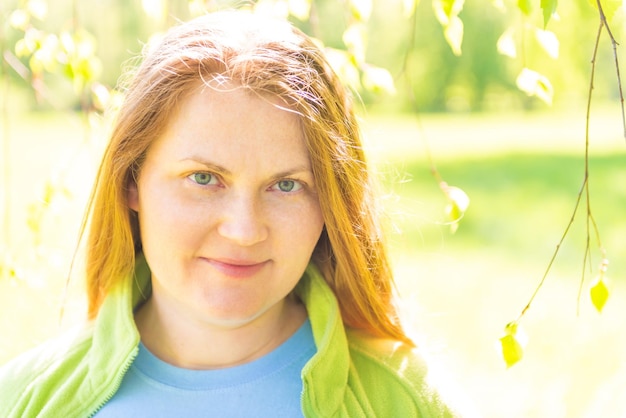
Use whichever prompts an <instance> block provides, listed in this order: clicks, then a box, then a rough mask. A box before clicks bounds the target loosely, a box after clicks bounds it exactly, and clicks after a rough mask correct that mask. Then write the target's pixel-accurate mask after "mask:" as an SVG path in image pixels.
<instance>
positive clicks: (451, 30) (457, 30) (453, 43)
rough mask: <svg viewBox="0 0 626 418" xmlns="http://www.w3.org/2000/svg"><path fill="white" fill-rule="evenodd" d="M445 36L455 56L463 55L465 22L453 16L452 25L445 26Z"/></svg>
mask: <svg viewBox="0 0 626 418" xmlns="http://www.w3.org/2000/svg"><path fill="white" fill-rule="evenodd" d="M443 34H444V36H445V38H446V41H447V42H448V45H450V48H451V49H452V52H453V53H454V55H457V56H459V55H461V44H462V43H463V21H462V20H461V19H459V17H458V16H452V17H451V18H450V23H449V24H448V25H446V26H445V28H444V30H443Z"/></svg>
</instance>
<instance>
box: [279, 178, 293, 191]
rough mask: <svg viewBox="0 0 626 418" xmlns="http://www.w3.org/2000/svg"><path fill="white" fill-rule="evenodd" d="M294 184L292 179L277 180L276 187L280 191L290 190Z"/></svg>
mask: <svg viewBox="0 0 626 418" xmlns="http://www.w3.org/2000/svg"><path fill="white" fill-rule="evenodd" d="M295 185H296V183H295V182H294V181H293V180H282V181H279V182H278V188H279V189H280V191H281V192H290V191H292V190H293V188H294V187H295Z"/></svg>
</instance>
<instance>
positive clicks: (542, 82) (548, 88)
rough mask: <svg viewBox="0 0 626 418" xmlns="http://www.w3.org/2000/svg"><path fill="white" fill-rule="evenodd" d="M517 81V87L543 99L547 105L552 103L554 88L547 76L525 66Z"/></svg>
mask: <svg viewBox="0 0 626 418" xmlns="http://www.w3.org/2000/svg"><path fill="white" fill-rule="evenodd" d="M516 83H517V87H518V88H519V89H520V90H521V91H523V92H524V93H526V94H528V95H529V96H535V97H537V98H538V99H541V100H543V101H544V102H545V103H546V104H547V105H552V98H553V96H554V89H553V88H552V83H550V80H548V78H547V77H546V76H544V75H542V74H539V73H538V72H536V71H533V70H531V69H528V68H524V69H522V71H521V72H520V74H519V75H518V76H517V80H516Z"/></svg>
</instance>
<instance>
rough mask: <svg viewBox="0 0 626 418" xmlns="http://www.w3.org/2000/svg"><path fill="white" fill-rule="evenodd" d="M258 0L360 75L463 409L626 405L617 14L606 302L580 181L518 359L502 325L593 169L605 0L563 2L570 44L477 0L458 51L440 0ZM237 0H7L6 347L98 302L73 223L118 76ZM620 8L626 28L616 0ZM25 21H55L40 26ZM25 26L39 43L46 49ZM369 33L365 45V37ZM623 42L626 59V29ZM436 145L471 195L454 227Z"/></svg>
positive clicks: (2, 327) (564, 411)
mask: <svg viewBox="0 0 626 418" xmlns="http://www.w3.org/2000/svg"><path fill="white" fill-rule="evenodd" d="M262 3H264V5H263V10H264V11H265V12H268V11H270V10H271V11H272V12H273V13H281V12H282V13H284V11H285V10H287V11H289V10H290V9H289V6H290V5H291V7H292V9H291V12H292V15H291V16H289V18H290V19H291V20H292V21H294V22H295V23H296V24H297V25H299V26H300V27H302V28H303V29H304V30H305V31H307V32H308V33H311V34H313V35H314V36H315V37H317V38H318V39H320V41H321V42H323V43H324V45H326V46H327V47H332V48H334V49H333V50H331V51H330V52H329V53H332V54H333V56H334V57H335V60H336V62H339V65H340V66H341V65H343V67H341V68H342V71H343V74H344V76H345V77H346V78H347V82H351V83H352V84H353V85H354V87H355V89H356V92H357V94H358V97H359V102H360V105H359V114H360V117H361V120H362V128H363V131H364V135H365V142H366V147H367V149H368V151H369V155H370V157H371V162H372V163H373V166H374V167H375V170H376V172H377V174H379V175H380V178H381V186H382V187H381V188H382V190H383V192H384V193H383V199H382V204H383V205H384V207H385V212H386V214H387V215H388V218H389V219H388V221H389V231H390V234H389V241H390V246H391V248H392V256H393V261H394V269H395V272H396V278H397V279H396V280H397V286H398V293H399V295H400V298H401V310H402V313H403V319H404V321H405V323H406V326H407V328H408V329H409V332H410V334H411V335H412V336H414V338H415V340H416V341H417V342H418V345H419V346H420V349H421V350H422V351H423V353H424V355H425V356H426V357H427V358H428V360H429V361H430V364H431V369H432V373H433V376H436V377H437V379H438V380H439V381H440V382H441V385H442V390H443V391H444V393H445V394H447V395H448V396H450V397H452V398H453V399H456V401H457V402H459V403H462V404H463V405H464V407H465V408H466V410H467V411H468V412H467V413H466V416H476V417H590V418H591V417H624V416H626V398H625V397H624V394H625V393H626V356H625V353H626V333H625V332H624V330H625V329H626V260H625V259H626V257H625V256H626V250H625V249H624V240H625V238H624V237H625V236H626V217H625V216H624V215H625V211H626V170H624V166H625V163H626V158H625V153H626V140H625V138H624V131H623V126H622V116H621V108H620V102H619V97H620V96H619V89H618V83H617V77H616V69H615V63H614V55H613V54H614V52H613V47H612V45H611V43H610V42H609V38H608V37H607V32H606V31H604V32H603V37H602V38H601V39H600V44H599V49H598V56H597V59H596V62H595V82H594V90H593V101H592V104H591V110H590V113H589V119H588V120H589V135H588V138H589V144H590V147H589V173H590V177H589V192H590V208H591V211H592V213H593V216H594V219H595V221H596V223H597V226H598V230H599V233H600V236H601V239H602V244H603V246H604V248H605V249H606V251H607V257H608V259H609V261H610V264H609V270H608V272H607V276H608V278H609V282H608V283H609V291H610V296H609V299H608V302H607V304H606V306H605V308H604V309H603V311H602V313H601V314H600V313H598V312H597V311H596V309H595V308H594V307H593V305H592V303H591V301H590V298H589V286H590V284H591V281H592V279H593V277H594V276H595V275H596V274H597V268H598V264H599V263H600V257H601V256H600V253H599V251H598V245H597V242H596V239H595V235H592V236H591V240H590V244H589V245H590V248H591V257H590V260H589V259H588V260H587V265H586V266H584V265H583V263H584V260H585V259H584V253H585V246H586V240H587V232H586V211H587V207H586V200H585V199H583V201H582V203H581V206H580V207H579V210H578V211H577V213H576V215H575V218H574V222H573V224H572V227H571V229H570V231H569V233H568V235H567V237H566V239H565V241H564V243H563V245H562V246H561V247H560V249H559V254H558V256H557V258H556V260H555V262H554V264H553V265H552V268H551V270H550V272H549V274H548V276H547V278H546V281H545V284H544V286H543V287H542V288H541V289H540V291H539V292H538V294H537V297H536V298H535V299H534V300H533V303H532V305H531V307H530V309H529V310H528V311H527V313H526V314H525V316H524V318H523V319H522V321H521V327H522V328H523V331H524V333H525V334H526V336H527V340H528V341H527V344H526V345H525V348H524V357H523V359H522V360H521V361H520V362H519V363H517V364H515V365H514V366H512V367H511V368H507V367H506V365H505V363H504V361H503V359H502V356H501V352H500V347H499V338H500V337H501V336H502V335H503V332H504V326H505V325H506V324H507V323H508V322H509V321H512V320H514V319H516V318H517V317H518V315H519V314H520V312H521V310H522V309H523V308H524V306H525V305H526V304H527V302H528V301H529V299H530V297H531V295H532V294H533V292H534V291H535V289H536V287H537V285H538V283H539V281H540V279H541V278H542V276H543V274H544V271H545V270H546V268H547V267H548V263H549V261H550V258H551V257H552V254H553V252H554V251H555V248H556V245H557V243H558V242H559V240H560V238H561V236H562V235H563V232H564V230H565V228H566V227H567V225H568V223H569V221H570V219H571V218H572V215H573V212H574V207H575V203H576V199H577V195H578V193H579V191H580V189H581V186H582V185H583V179H584V168H585V141H586V138H587V136H586V129H587V125H586V123H587V97H588V94H589V89H590V87H589V86H590V73H591V69H592V64H591V57H592V54H593V49H594V43H595V40H596V33H597V30H598V25H599V20H598V17H597V10H596V9H594V8H593V7H592V6H591V5H590V2H589V1H588V0H572V1H570V2H562V3H563V4H559V5H558V9H557V11H558V18H557V17H556V16H554V17H553V18H552V20H551V21H550V23H549V25H548V27H547V29H548V30H550V31H551V32H553V33H554V34H555V35H556V37H557V38H558V41H559V54H558V58H556V59H555V58H554V57H550V55H549V54H547V53H546V51H545V48H542V47H541V45H539V44H538V43H537V42H536V41H535V37H534V36H533V33H536V28H541V29H543V20H542V16H541V10H540V8H539V2H538V1H537V2H536V4H534V3H532V4H533V11H532V13H530V14H529V15H527V16H526V15H524V14H523V13H522V12H520V10H519V9H518V8H517V4H518V2H515V1H510V2H507V1H503V2H494V1H491V0H475V1H473V2H468V3H467V4H465V5H464V7H463V10H462V11H461V12H460V13H459V17H460V18H461V19H462V21H463V23H464V34H463V44H462V54H461V55H455V54H454V53H453V52H452V49H451V48H450V46H449V44H448V43H447V42H446V39H445V37H444V30H443V27H442V24H441V22H440V21H439V20H438V19H437V17H436V13H435V12H434V11H433V4H434V3H437V2H436V1H435V2H430V1H425V0H423V1H421V2H413V3H412V4H414V5H415V6H416V7H415V11H414V14H413V15H410V14H408V13H407V12H406V7H407V6H406V5H405V3H406V2H403V1H401V0H395V1H382V0H380V1H373V2H368V1H347V0H346V1H335V0H316V1H313V2H312V3H311V2H307V1H304V3H307V4H309V5H310V4H312V8H311V9H310V13H309V15H308V17H307V18H302V19H299V18H298V17H297V16H294V14H296V15H297V6H298V4H300V3H303V2H302V1H301V2H296V1H289V2H288V1H266V2H262ZM444 3H445V2H444ZM458 3H459V2H458V1H457V2H449V4H457V5H458ZM607 3H609V2H608V1H607ZM229 6H233V2H227V1H207V2H203V1H187V0H180V1H175V0H168V1H166V0H152V1H149V0H144V1H140V0H132V1H126V0H102V1H98V2H95V1H94V2H90V1H78V0H54V1H53V0H49V1H47V2H46V1H43V0H38V1H18V0H3V2H2V4H0V19H1V20H0V26H1V28H2V35H1V38H0V41H1V42H0V49H1V50H2V56H3V61H2V67H1V68H2V73H1V80H0V82H1V85H0V95H1V96H0V110H1V114H0V115H1V119H0V132H1V137H0V138H1V144H2V148H1V151H0V152H1V154H0V165H1V167H2V169H1V173H0V176H1V177H0V179H1V181H2V182H1V183H0V190H1V194H0V198H1V199H2V200H1V212H0V213H1V215H2V224H1V225H2V237H1V238H2V241H1V242H0V273H1V275H0V313H1V314H0V335H2V338H0V364H2V363H4V362H6V361H8V360H9V359H10V358H12V357H14V356H15V355H17V354H19V353H20V352H22V351H24V350H26V349H28V348H30V347H32V346H34V345H36V344H38V343H40V342H42V341H44V340H45V339H47V338H50V337H52V336H54V335H56V334H58V333H59V332H61V331H62V330H64V329H66V328H68V327H71V326H75V325H77V324H79V323H80V322H81V321H82V316H83V312H84V301H83V299H82V295H81V292H82V276H81V250H80V247H79V246H78V244H77V243H78V242H79V236H78V233H79V229H80V225H81V223H82V221H83V212H84V209H85V203H86V200H87V198H88V196H89V193H90V187H91V182H92V180H93V177H94V175H95V171H96V170H97V166H98V162H99V158H100V155H101V152H102V149H103V147H104V146H105V144H106V137H107V136H106V134H107V129H108V127H109V126H110V118H111V112H106V111H105V112H103V111H102V110H103V109H104V108H105V107H114V106H115V103H116V101H118V100H119V97H120V93H116V92H115V91H114V90H111V89H112V88H113V87H114V86H116V85H117V83H118V81H119V80H120V77H121V75H122V73H124V71H125V69H127V68H131V67H132V65H133V64H134V63H135V62H136V60H134V57H137V56H138V55H139V54H140V52H141V50H142V48H143V46H144V45H145V44H146V43H147V42H149V40H150V38H151V36H154V34H158V33H159V32H161V31H163V30H165V29H166V28H167V27H169V26H171V25H172V24H174V23H175V21H176V20H178V19H180V20H185V19H188V18H190V17H191V16H193V15H195V14H198V13H200V10H201V9H202V8H205V9H215V8H223V7H229ZM234 6H237V7H244V6H245V3H244V2H241V1H240V2H236V3H234ZM370 6H371V10H370V11H367V10H368V7H370ZM257 7H259V9H261V6H259V5H258V4H257ZM16 10H24V11H26V16H27V18H28V19H27V21H26V22H25V23H24V22H23V23H24V26H20V25H19V24H16V22H17V23H20V21H19V19H18V18H20V16H17V17H16V15H15V14H14V13H15V11H16ZM22 17H23V16H22ZM355 22H356V23H357V24H359V25H360V26H359V28H361V29H362V31H361V32H359V33H360V35H361V36H360V37H357V38H356V40H355V39H354V38H349V37H346V36H345V33H346V29H348V28H350V27H351V25H352V24H354V23H355ZM610 24H611V29H612V33H613V35H614V36H615V39H616V40H617V41H618V42H620V41H622V42H623V41H624V40H625V39H626V37H625V36H624V16H623V12H622V11H621V9H620V10H618V11H617V12H616V13H615V15H614V16H613V18H612V20H611V22H610ZM28 28H36V29H37V30H38V31H39V32H37V33H38V34H39V35H37V33H33V32H31V34H30V38H28V36H26V32H27V30H28ZM508 29H510V30H513V31H515V33H517V35H516V37H515V40H516V42H517V47H518V48H517V50H518V55H517V57H516V58H510V57H506V56H503V55H502V54H501V53H499V52H498V48H497V44H498V39H499V38H500V36H501V35H502V34H503V33H504V32H505V31H507V30H508ZM42 33H44V34H56V35H57V36H58V38H57V46H56V47H55V48H56V49H55V48H53V47H52V46H50V48H49V50H47V49H46V48H47V47H45V46H44V45H46V44H45V42H53V41H51V40H50V39H49V38H47V35H46V36H41V34H42ZM63 33H67V34H69V35H71V36H70V39H67V38H64V37H63V36H64V35H62V34H63ZM38 36H39V37H38ZM27 38H28V40H27V42H22V43H20V39H27ZM46 39H48V40H47V41H46ZM28 42H30V44H29V43H28ZM359 43H362V45H361V46H359V45H356V46H355V44H359ZM59 44H62V45H63V47H62V48H60V49H62V50H64V51H66V53H67V52H68V51H74V52H73V53H74V57H75V59H76V60H75V62H74V61H71V59H70V58H71V57H70V58H67V57H66V65H65V66H64V65H63V63H62V61H63V58H62V57H61V58H59V56H57V55H55V56H47V55H46V54H47V52H46V51H52V50H54V51H57V52H55V53H57V54H58V51H59V50H60V49H59V47H58V45H59ZM33 45H34V46H33ZM29 48H31V49H33V50H38V49H39V50H43V52H41V53H40V54H39V57H38V58H36V59H34V60H33V58H32V56H33V54H29V53H28V49H29ZM63 48H65V49H63ZM72 48H73V49H72ZM346 50H347V51H348V53H345V51H346ZM342 51H343V52H342ZM359 51H361V53H362V55H363V56H362V58H363V59H362V60H359V59H355V57H354V54H355V53H356V54H357V55H358V54H359ZM616 53H617V57H618V58H619V59H620V60H621V61H622V62H626V56H624V52H623V51H622V50H621V47H619V46H618V47H617V52H616ZM342 54H343V55H342ZM351 54H352V55H351ZM346 57H348V58H349V59H348V61H347V64H346V63H345V62H344V63H343V64H342V61H341V60H342V59H343V60H345V59H346ZM356 58H359V57H358V56H357V57H356ZM350 59H352V61H350ZM355 62H356V65H354V64H355ZM70 64H72V65H70ZM350 64H352V67H351V66H350ZM346 65H347V66H346ZM353 67H354V68H353ZM524 67H529V68H533V69H536V70H537V71H539V72H541V73H542V74H544V75H545V76H546V77H547V79H548V80H549V81H550V82H551V84H552V87H553V90H554V96H553V98H552V102H553V103H552V105H551V106H548V105H547V104H546V103H545V102H544V101H542V100H540V99H538V98H537V97H534V96H529V95H527V94H525V93H523V92H521V91H520V90H519V88H518V86H517V85H516V77H517V75H518V73H519V72H520V70H521V69H522V68H524ZM368 68H369V69H372V68H374V69H384V70H387V71H388V74H389V75H390V76H391V77H392V78H393V80H394V85H393V88H392V87H391V86H390V85H389V83H388V82H387V81H388V80H387V79H386V78H385V77H384V76H379V78H378V79H375V80H373V81H374V82H373V83H372V82H370V83H368V82H367V80H366V77H365V74H366V72H367V69H368ZM372 74H374V75H375V74H380V73H377V72H372V73H370V75H372ZM407 74H408V75H409V77H406V75H407ZM370 81H371V80H370ZM433 164H434V165H435V167H436V169H437V172H438V173H439V175H440V176H442V177H443V179H444V180H445V181H446V182H447V183H448V184H450V185H454V186H456V187H459V188H461V189H463V190H464V191H465V192H466V193H467V195H468V196H469V198H470V200H471V203H470V205H469V207H468V209H467V211H466V213H465V214H464V217H463V218H462V219H461V221H460V222H459V224H458V229H457V230H456V232H455V233H452V229H451V225H450V220H449V219H448V218H447V217H446V214H445V210H444V208H445V206H446V204H447V203H448V201H447V198H446V196H445V195H444V194H443V193H442V191H441V189H440V187H439V184H438V180H437V179H436V178H435V177H434V176H433V175H432V168H433ZM72 263H73V264H72ZM72 266H73V268H72ZM583 270H584V271H585V280H584V282H582V283H581V279H582V272H583ZM579 295H580V296H579Z"/></svg>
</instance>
